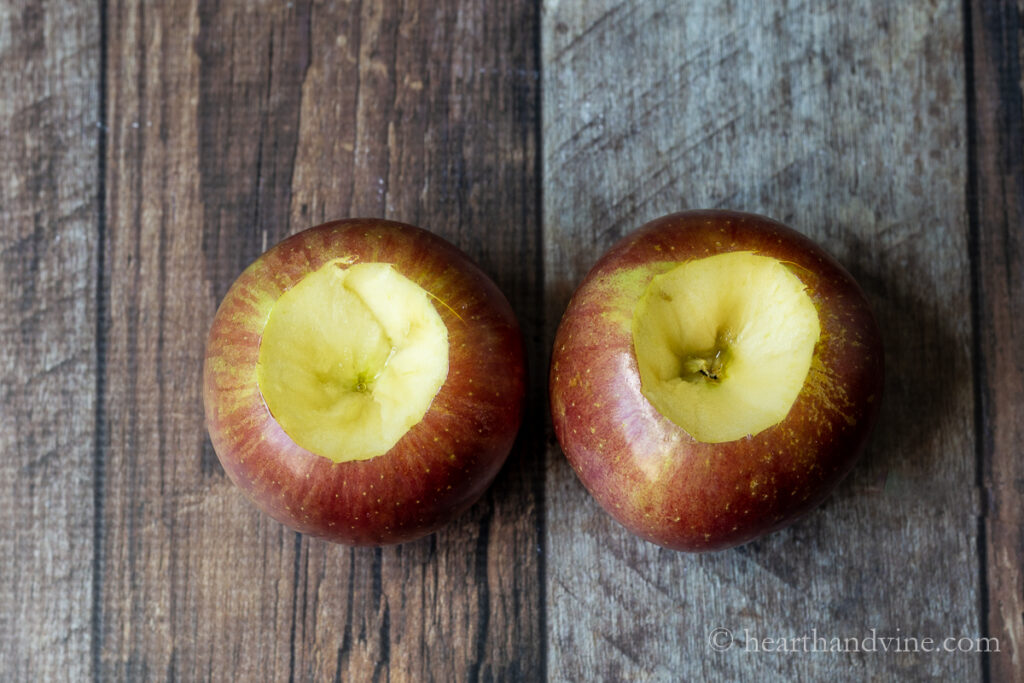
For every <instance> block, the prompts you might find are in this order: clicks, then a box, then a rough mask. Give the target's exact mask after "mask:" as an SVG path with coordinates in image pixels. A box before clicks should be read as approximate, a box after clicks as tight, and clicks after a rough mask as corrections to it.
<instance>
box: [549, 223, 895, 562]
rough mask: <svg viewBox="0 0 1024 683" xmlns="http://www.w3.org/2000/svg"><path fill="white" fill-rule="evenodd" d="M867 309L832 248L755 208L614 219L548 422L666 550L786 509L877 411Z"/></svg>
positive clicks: (633, 525)
mask: <svg viewBox="0 0 1024 683" xmlns="http://www.w3.org/2000/svg"><path fill="white" fill-rule="evenodd" d="M882 382H883V355H882V343H881V337H880V334H879V329H878V325H877V324H876V322H875V319H874V316H873V315H872V313H871V310H870V308H869V306H868V302H867V300H866V299H865V297H864V295H863V293H862V292H861V290H860V288H859V287H858V286H857V283H856V282H855V281H854V279H853V278H852V277H851V276H850V275H849V273H847V272H846V271H845V270H844V269H843V268H842V266H840V265H839V263H838V262H836V261H835V259H833V258H832V257H831V256H829V255H828V254H827V253H825V251H824V250H822V249H821V247H819V246H818V245H816V244H815V243H814V242H812V241H811V240H810V239H808V238H806V237H804V236H803V235H801V234H800V233H798V232H795V231H794V230H791V229H790V228H787V227H786V226H784V225H782V224H781V223H778V222H776V221H774V220H771V219H769V218H765V217H763V216H756V215H753V214H745V213H737V212H731V211H687V212H683V213H678V214H674V215H670V216H665V217H662V218H659V219H657V220H654V221H652V222H650V223H648V224H647V225H645V226H643V227H642V228H640V229H639V230H637V231H636V232H633V233H632V234H630V235H627V236H626V237H625V238H623V239H622V240H621V241H620V242H618V244H616V245H615V246H613V247H612V248H611V249H610V250H609V251H608V252H607V253H606V254H605V255H604V256H603V257H602V258H601V259H600V260H599V261H598V263H597V264H596V265H595V266H594V267H593V269H592V270H591V271H590V273H589V274H588V275H587V276H586V278H585V279H584V280H583V282H582V283H581V285H580V286H579V288H578V289H577V290H576V292H575V294H574V295H573V297H572V299H571V301H570V302H569V305H568V308H567V309H566V311H565V314H564V316H563V317H562V320H561V323H560V325H559V327H558V331H557V333H556V336H555V342H554V349H553V353H552V362H551V375H550V397H551V413H552V419H553V423H554V430H555V434H556V436H557V438H558V441H559V442H560V444H561V446H562V450H563V451H564V453H565V455H566V457H567V458H568V460H569V463H570V464H571V465H572V467H573V469H574V470H575V471H576V473H577V475H578V476H579V478H580V480H581V481H582V482H583V484H584V486H585V487H586V488H587V489H588V490H589V491H590V493H591V494H592V495H593V496H594V497H595V498H596V499H597V501H598V502H599V503H600V504H601V505H602V506H603V507H604V508H605V510H607V511H608V512H609V513H610V514H611V515H612V516H613V517H614V518H615V519H616V520H618V521H619V522H620V523H621V524H622V525H623V526H625V527H626V528H627V529H629V530H630V531H632V532H633V533H635V534H637V535H639V536H640V537H642V538H644V539H647V540H649V541H652V542H654V543H657V544H659V545H662V546H664V547H666V548H671V549H675V550H686V551H705V550H718V549H723V548H728V547H731V546H735V545H738V544H741V543H745V542H747V541H750V540H752V539H754V538H756V537H758V536H760V535H762V534H765V533H768V532H771V531H774V530H777V529H780V528H782V527H783V526H785V525H787V524H789V523H791V522H792V521H794V520H795V519H796V518H797V517H799V516H800V515H801V514H803V513H805V512H807V511H808V510H810V509H812V508H813V507H815V506H816V505H818V504H819V503H820V502H821V501H822V500H823V499H824V498H825V497H826V496H827V495H828V493H829V492H830V491H831V490H832V489H833V488H834V487H835V485H836V484H837V483H838V482H839V481H840V479H842V478H843V476H845V475H846V474H847V473H848V472H849V471H850V469H851V468H852V466H853V464H854V462H855V461H856V459H857V457H858V456H859V454H860V453H861V451H862V449H863V447H864V444H865V441H866V439H867V437H868V434H869V432H870V431H871V428H872V426H873V424H874V422H875V420H876V418H877V415H878V409H879V405H880V402H881V397H882Z"/></svg>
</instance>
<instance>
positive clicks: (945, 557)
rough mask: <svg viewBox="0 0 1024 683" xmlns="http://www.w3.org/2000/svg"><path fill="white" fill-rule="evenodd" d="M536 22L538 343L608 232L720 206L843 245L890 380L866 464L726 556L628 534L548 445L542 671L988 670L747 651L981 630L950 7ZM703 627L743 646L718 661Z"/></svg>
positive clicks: (916, 657)
mask: <svg viewBox="0 0 1024 683" xmlns="http://www.w3.org/2000/svg"><path fill="white" fill-rule="evenodd" d="M543 17H544V21H543V26H542V36H543V48H542V65H543V71H544V77H545V87H544V93H545V97H544V113H543V131H544V145H543V150H544V152H543V154H544V160H543V166H544V171H543V179H544V230H545V262H546V266H545V278H546V287H547V291H548V293H549V295H550V300H549V305H548V320H549V326H548V334H549V335H553V331H554V325H555V324H556V323H557V320H558V317H559V316H560V314H561V312H562V310H563V308H564V305H565V303H566V301H567V300H568V297H569V295H570V294H571V291H572V289H573V288H574V287H575V285H576V284H577V283H578V281H579V280H580V279H581V278H582V276H583V275H584V273H585V272H586V270H587V269H588V268H589V266H590V265H591V264H592V263H593V262H594V260H596V258H597V257H598V256H599V255H600V253H601V252H603V251H604V250H605V249H606V248H608V247H609V246H610V245H611V244H612V243H613V242H614V241H615V240H616V239H617V238H618V237H620V236H621V235H623V234H624V233H626V232H627V231H629V230H631V229H632V228H635V227H637V226H639V225H640V224H642V223H644V222H646V221H647V220H649V219H651V218H654V217H656V216H658V215H661V214H665V213H669V212H672V211H676V210H680V209H683V208H691V207H728V208H734V209H740V210H749V211H755V212H759V213H764V214H767V215H771V216H773V217H775V218H778V219H780V220H783V221H785V222H787V223H789V224H791V225H792V226H793V227H795V228H797V229H799V230H801V231H803V232H804V233H806V234H809V235H811V236H812V237H814V238H815V239H817V240H818V241H820V242H821V243H822V244H823V245H824V246H825V247H826V248H827V249H828V250H829V251H831V252H832V253H833V254H835V255H836V256H837V257H838V258H839V260H840V261H841V262H843V263H844V264H845V265H846V266H847V268H848V269H850V270H851V272H852V273H853V274H854V275H855V277H857V278H858V280H859V281H860V282H861V283H862V285H863V287H864V289H865V290H866V292H867V294H868V296H869V298H870V300H871V302H872V305H873V306H874V308H875V310H876V313H877V316H878V318H879V322H880V324H881V327H882V330H883V336H884V338H885V341H886V345H887V367H888V384H887V395H886V399H885V402H884V404H883V412H882V418H881V420H880V424H879V427H878V429H877V431H876V433H875V436H874V437H873V439H872V442H871V443H870V445H869V449H868V453H867V454H866V457H865V458H864V460H863V461H862V462H861V463H860V464H859V465H858V466H857V468H856V469H855V470H854V472H853V474H852V475H851V476H850V477H849V478H848V479H847V480H846V481H845V482H843V484H842V485H841V486H840V487H839V489H838V490H837V492H836V493H835V494H834V495H833V496H832V497H831V498H830V500H829V501H828V502H827V503H826V504H825V506H824V507H823V508H822V509H819V510H817V511H815V512H814V513H812V514H811V515H809V516H808V517H807V518H805V519H804V520H802V521H800V522H798V523H797V524H796V525H794V526H793V527H791V528H789V529H787V530H785V531H782V532H780V533H777V534H775V535H772V536H770V537H768V538H765V539H762V540H759V541H756V542H754V543H751V544H749V545H746V546H744V547H741V548H739V549H736V550H732V551H726V552H722V553H717V554H710V555H698V556H694V555H681V554H676V553H673V552H670V551H665V550H660V549H658V548H657V547H655V546H652V545H649V544H646V543H644V542H642V541H639V540H637V539H635V538H632V537H630V536H629V535H628V534H627V533H626V532H625V531H624V530H623V529H621V528H620V527H618V526H617V525H616V524H615V523H614V522H612V521H611V519H610V518H609V517H608V516H607V515H605V514H604V513H603V512H602V511H601V510H600V509H599V508H598V506H597V505H596V503H595V502H594V501H593V500H592V499H590V498H589V496H588V495H587V494H586V492H585V491H584V490H583V488H582V486H581V485H580V484H579V483H578V481H577V480H576V479H575V477H574V476H573V474H572V472H571V471H570V470H569V468H568V467H567V466H566V464H565V463H564V459H563V457H562V455H561V453H560V452H559V451H558V449H557V447H555V448H552V449H551V451H550V454H549V458H548V465H547V467H548V483H547V487H546V493H545V499H546V500H548V501H551V504H550V505H549V506H548V520H547V530H548V537H547V539H546V542H545V548H546V551H547V565H546V566H547V575H548V580H547V596H546V601H547V605H548V609H549V618H548V622H547V627H548V639H549V643H550V652H549V670H550V674H551V676H552V677H554V678H556V679H567V678H576V677H578V678H582V679H584V680H603V679H614V680H622V679H626V680H630V679H632V680H636V679H644V678H653V679H657V680H668V679H673V680H676V679H682V680H690V679H692V680H709V679H723V678H724V679H727V680H771V679H774V678H778V679H784V680H793V679H799V680H805V679H806V680H864V679H866V678H871V677H876V678H881V679H886V680H889V679H892V680H895V679H901V678H906V677H907V676H908V675H910V674H911V673H913V674H914V675H916V676H925V677H927V676H934V677H941V678H954V679H957V680H969V679H971V678H978V677H979V676H980V674H981V659H980V657H979V656H978V655H971V654H959V653H957V654H951V655H941V656H937V655H935V654H924V653H918V654H900V655H882V654H878V655H866V654H837V655H827V656H823V655H813V654H807V655H792V654H786V655H773V654H770V653H769V654H765V653H758V654H755V653H750V652H747V651H745V650H746V649H747V648H748V647H749V646H748V645H747V643H746V638H747V636H748V635H749V636H751V637H753V638H779V637H787V638H794V637H795V638H800V637H802V636H805V635H806V636H812V634H813V633H816V634H818V635H821V636H824V637H827V638H831V637H839V638H845V637H858V638H863V637H866V636H870V635H871V629H876V631H877V633H878V635H903V636H914V637H918V638H924V637H933V638H943V637H948V636H961V635H964V636H969V637H977V636H979V635H981V633H980V626H979V612H978V602H979V571H980V570H979V560H978V555H977V529H978V515H979V512H980V511H979V502H978V491H977V489H976V488H973V487H972V486H971V485H970V484H969V482H972V481H974V474H975V470H974V457H973V453H974V441H973V438H972V433H973V432H972V415H973V413H972V396H971V382H970V381H968V379H967V378H969V377H970V373H971V361H970V357H969V355H968V352H967V350H968V349H969V348H970V324H969V323H970V301H969V297H968V292H969V286H968V285H969V279H968V270H969V269H968V265H969V264H968V260H967V232H968V230H967V228H968V225H967V216H966V210H965V206H966V204H965V201H966V198H965V195H964V188H965V184H966V176H965V171H964V163H963V161H964V153H965V152H964V150H965V145H966V136H965V130H964V128H965V126H964V122H965V120H966V114H965V101H964V92H965V87H964V80H963V73H962V69H961V64H962V62H961V60H960V58H961V56H962V37H963V36H962V26H961V11H960V7H959V5H958V4H957V3H955V2H951V1H950V0H939V1H938V2H934V3H930V4H928V6H927V7H926V6H923V5H920V4H915V3H897V2H890V3H870V2H866V1H864V2H853V3H846V4H844V5H842V7H839V6H838V5H836V4H834V3H826V4H818V3H801V2H775V3H767V4H766V3H759V2H746V1H738V2H730V3H673V2H667V1H662V0H659V1H656V2H645V3H640V2H635V3H629V2H621V1H617V0H604V1H602V2H592V3H586V4H585V5H584V4H580V3H574V2H562V1H559V0H548V1H547V2H546V3H545V6H544V12H543ZM937 369H941V370H937ZM715 628H726V629H730V630H731V632H732V634H733V637H734V638H735V640H734V641H732V642H733V647H732V648H731V649H730V650H729V651H727V652H714V651H712V650H711V649H710V648H709V647H708V642H707V639H708V637H709V635H710V633H711V631H712V630H713V629H715ZM897 629H898V630H897Z"/></svg>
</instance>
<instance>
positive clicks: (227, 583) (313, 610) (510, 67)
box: [100, 1, 543, 680]
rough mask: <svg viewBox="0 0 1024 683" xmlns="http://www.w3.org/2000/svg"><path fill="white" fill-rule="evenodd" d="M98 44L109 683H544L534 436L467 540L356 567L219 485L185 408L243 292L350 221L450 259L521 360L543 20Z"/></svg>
mask: <svg viewBox="0 0 1024 683" xmlns="http://www.w3.org/2000/svg"><path fill="white" fill-rule="evenodd" d="M108 21H109V26H110V31H109V33H110V38H111V39H110V45H109V55H110V57H109V62H110V64H109V68H110V77H109V82H110V87H109V89H108V92H107V96H108V99H109V112H110V114H109V125H110V145H109V150H108V153H107V157H106V159H107V165H108V168H109V169H110V173H109V178H108V181H107V205H108V207H109V208H108V213H109V221H108V235H107V240H106V244H107V248H106V255H105V263H106V264H107V265H108V271H109V273H108V275H107V282H108V283H109V290H108V291H105V292H104V297H105V301H106V305H107V306H108V307H109V311H110V320H111V324H110V327H109V331H108V332H107V340H108V346H107V351H106V354H105V359H104V360H105V368H106V371H105V375H104V376H105V379H104V384H103V385H104V387H105V391H104V395H103V397H102V399H103V404H104V415H105V422H104V427H103V429H104V431H103V434H104V437H105V438H104V453H105V469H104V475H105V476H104V480H103V482H102V487H103V501H104V502H103V509H102V528H103V533H102V538H103V548H102V561H101V571H102V577H101V580H102V595H101V598H102V601H101V626H102V627H101V629H100V636H101V637H102V648H101V652H102V656H101V659H102V661H101V667H100V675H101V677H102V678H117V679H125V678H128V679H135V678H147V677H168V678H183V679H187V680H196V679H206V678H213V679H218V680H224V679H237V680H283V679H301V680H306V679H317V680H321V679H331V678H338V677H340V678H341V679H342V680H385V679H389V678H394V679H395V680H461V679H477V678H503V677H509V676H512V677H524V678H527V679H537V678H539V677H541V676H542V674H541V671H542V669H541V667H542V664H543V660H542V654H541V647H542V639H541V633H542V630H543V629H542V626H541V624H542V621H541V619H542V611H541V609H540V605H541V602H540V600H541V591H540V583H539V581H540V567H539V559H538V555H537V548H538V546H539V544H540V536H539V533H540V532H539V523H538V519H539V515H540V508H541V503H540V500H539V497H540V494H541V483H540V478H539V475H538V474H537V472H538V468H537V467H536V466H535V465H536V463H537V460H536V459H537V458H539V457H540V455H541V454H542V452H543V447H542V439H543V431H542V430H541V429H539V428H538V427H533V428H532V429H529V430H526V431H524V433H523V436H522V438H521V439H520V445H519V447H518V448H517V451H516V453H515V454H514V455H513V458H512V461H511V462H510V464H509V465H508V466H507V467H506V470H505V471H504V473H503V474H502V475H501V476H500V477H499V481H498V483H497V485H496V486H495V487H494V489H493V490H492V491H491V492H490V493H489V494H488V496H487V497H486V498H485V500H484V501H483V502H481V503H480V504H478V505H477V506H476V507H475V508H474V509H473V510H472V511H471V512H470V513H469V514H468V515H467V516H466V517H465V518H463V519H462V520H460V521H459V522H457V523H456V524H455V525H453V526H451V527H449V528H447V529H445V530H444V531H442V532H441V533H439V534H437V535H436V536H433V537H430V538H428V539H424V540H423V541H422V542H419V543H413V544H407V545H405V546H402V547H398V548H387V549H379V550H374V549H360V550H348V549H344V548H341V547H337V546H331V545H329V544H326V543H323V542H321V541H317V540H313V539H308V538H305V537H301V536H299V535H297V534H294V533H292V532H289V531H287V530H286V529H284V528H283V527H281V526H280V525H278V524H276V523H274V522H272V521H270V520H269V519H268V518H266V517H264V516H262V515H261V514H259V513H258V512H256V511H255V509H254V508H252V507H251V506H250V505H249V504H248V503H247V502H246V501H245V500H244V499H243V498H242V496H241V494H240V493H239V492H238V491H237V490H235V489H234V488H233V487H232V486H231V485H230V483H229V482H228V481H227V479H226V478H225V477H224V475H223V472H222V470H221V469H220V466H219V464H218V463H217V462H216V457H215V455H214V454H213V453H212V451H211V449H210V446H209V443H208V441H207V440H206V439H205V431H204V428H203V424H202V408H201V402H200V383H199V379H200V378H199V372H200V368H201V365H202V354H203V347H204V342H205V339H204V337H205V331H206V329H207V328H208V325H209V321H210V319H211V318H212V315H213V312H214V309H215V306H216V303H217V301H218V300H219V298H220V297H221V296H222V295H223V293H224V292H225V291H226V290H227V288H228V286H229V285H230V283H231V282H232V281H233V280H234V278H235V277H236V276H237V275H238V273H239V272H241V270H242V268H244V267H245V265H247V264H248V263H249V262H250V261H251V260H252V259H254V258H255V257H256V256H257V255H258V254H259V253H260V252H261V251H262V250H263V249H265V248H266V247H267V246H269V245H270V244H273V243H274V242H276V241H278V240H279V239H281V238H283V237H284V236H286V235H288V234H290V233H293V232H297V231H299V230H301V229H302V228H305V227H309V226H311V225H314V224H316V223H319V222H322V221H323V220H326V219H328V218H337V217H344V216H350V215H370V216H386V217H390V218H396V219H399V220H405V221H408V222H413V223H418V224H420V225H422V226H423V227H427V228H429V229H431V230H433V231H435V232H438V233H439V234H442V235H444V236H446V237H448V238H449V239H450V240H452V241H454V242H456V243H457V244H459V245H460V246H462V247H463V248H464V249H466V251H467V252H469V253H470V255H471V256H473V257H474V258H475V259H476V260H478V261H479V262H480V264H481V265H482V266H483V268H484V269H485V270H486V271H487V272H489V273H490V274H491V275H492V276H494V277H495V279H496V280H497V281H498V283H499V285H501V286H502V288H503V289H504V290H505V291H506V292H509V293H510V294H512V295H513V296H512V297H511V298H512V299H513V305H514V306H515V307H516V309H517V312H518V313H519V314H520V316H521V319H522V321H523V322H524V327H525V331H526V333H527V336H528V338H529V339H530V340H531V343H532V344H533V349H532V351H534V352H536V347H537V343H538V342H539V339H540V336H541V335H540V303H539V302H540V300H541V297H540V286H541V281H540V275H541V270H540V267H539V264H540V259H539V247H540V244H539V237H538V227H539V226H538V222H537V220H538V211H537V206H536V203H535V198H536V196H537V187H536V182H537V180H536V173H535V170H534V169H535V165H536V154H535V149H536V144H537V143H536V137H535V131H536V128H537V125H536V119H535V118H534V117H535V113H536V104H535V102H536V100H537V98H538V91H537V88H538V80H537V71H536V64H535V61H534V60H535V50H534V47H533V45H534V43H533V36H534V35H535V27H536V22H537V18H536V16H535V12H534V10H533V9H532V7H530V6H528V4H527V3H510V4H507V5H504V6H502V7H500V8H491V7H483V6H480V5H477V4H473V3H469V2H450V3H441V4H435V3H405V4H404V5H397V4H392V3H384V4H380V3H371V2H364V3H360V2H342V3H311V2H294V3H287V4H284V3H275V4H272V5H266V6H264V5H253V4H251V3H243V2H230V1H223V2H213V3H201V4H196V3H191V2H187V1H179V2H170V3H160V4H159V5H154V4H149V3H131V2H125V3H112V4H111V6H110V8H109V19H108ZM495 188H500V189H501V191H500V192H496V191H495ZM524 263H527V264H538V265H537V266H536V267H533V268H523V267H522V264H524ZM531 325H532V327H531ZM538 403H539V402H538V401H536V400H534V401H533V404H534V405H537V404H538ZM537 415H538V410H537V408H534V409H533V413H532V416H531V418H530V420H531V423H532V424H534V425H539V424H542V421H541V419H540V418H539V417H538V416H537Z"/></svg>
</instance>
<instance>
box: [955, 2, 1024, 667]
mask: <svg viewBox="0 0 1024 683" xmlns="http://www.w3.org/2000/svg"><path fill="white" fill-rule="evenodd" d="M1022 14H1024V3H1022V2H1020V1H1019V0H1018V1H1017V2H1012V1H1004V2H998V1H982V0H976V1H975V2H972V3H970V14H969V19H970V27H969V29H970V31H969V34H968V37H969V40H970V47H971V51H970V53H969V55H968V59H969V61H968V69H969V76H968V77H969V83H970V84H971V85H972V92H971V96H972V97H971V100H970V105H971V106H970V109H969V112H968V115H969V119H968V120H969V122H970V124H971V130H970V133H971V136H972V140H973V142H974V145H973V146H972V155H971V158H970V162H971V163H970V171H971V178H970V192H971V196H970V204H969V207H970V210H971V224H972V225H971V227H972V234H971V237H972V242H971V257H972V261H973V273H974V288H975V296H976V303H975V306H976V311H975V319H974V323H975V329H974V334H975V353H976V354H977V357H976V362H975V382H976V391H977V396H978V400H979V405H978V408H979V418H980V421H979V424H978V437H979V444H978V445H979V454H980V458H981V467H982V483H983V486H984V492H985V494H986V509H985V512H986V515H985V528H984V533H985V536H984V539H985V547H984V551H985V570H986V571H985V575H986V577H987V581H988V586H987V588H988V590H987V592H986V594H985V596H984V597H985V604H984V605H983V610H985V616H986V617H987V619H986V622H987V623H986V626H987V629H988V635H989V636H991V637H993V638H997V639H998V640H999V645H1000V652H999V654H992V655H991V656H990V658H989V662H988V665H989V670H988V674H989V680H992V681H1009V680H1014V679H1016V678H1018V677H1019V676H1020V672H1021V671H1024V574H1022V573H1021V567H1022V566H1024V512H1022V510H1021V506H1020V494H1021V482H1024V463H1022V462H1021V459H1020V444H1021V443H1024V328H1022V327H1021V321H1022V320H1024V106H1022V103H1021V102H1022V80H1021V79H1022V73H1024V68H1022V66H1024V42H1022V41H1021V31H1022V30H1024V23H1022V21H1021V16H1022Z"/></svg>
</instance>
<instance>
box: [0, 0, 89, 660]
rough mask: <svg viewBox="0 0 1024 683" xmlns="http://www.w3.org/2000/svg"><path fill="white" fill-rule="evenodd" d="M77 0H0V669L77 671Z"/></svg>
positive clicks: (83, 26) (82, 208)
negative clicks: (21, 0)
mask: <svg viewBox="0 0 1024 683" xmlns="http://www.w3.org/2000/svg"><path fill="white" fill-rule="evenodd" d="M99 67H100V52H99V22H98V21H97V19H96V17H95V12H94V6H93V3H82V2H68V3H60V4H54V3H42V2H28V3H12V2H3V3H0V131H2V132H0V168H2V169H3V180H2V181H0V231H2V232H0V234H2V242H0V339H2V340H3V343H2V344H0V453H2V454H3V457H2V458H0V481H2V482H3V490H2V493H0V677H2V678H4V679H5V680H60V679H62V678H68V679H74V680H86V679H88V677H89V676H90V674H91V671H90V652H91V648H92V639H91V624H92V578H93V563H92V559H93V517H94V515H93V505H94V498H93V454H94V450H95V449H94V446H95V439H94V434H95V431H94V426H95V418H96V405H95V402H94V399H93V397H94V395H95V387H96V330H97V324H96V277H97V259H96V254H97V234H98V231H97V225H98V220H97V212H98V202H97V197H98V195H99V185H98V174H97V167H98V166H97V144H98V139H99V132H100V131H99V129H98V128H97V122H98V119H99V97H98V89H97V83H98V74H99Z"/></svg>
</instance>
